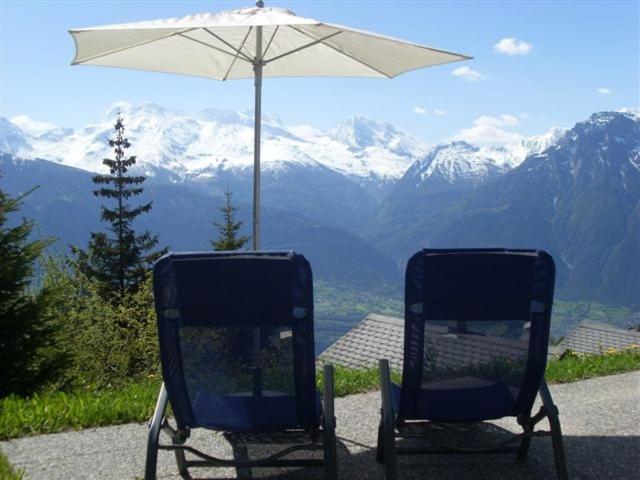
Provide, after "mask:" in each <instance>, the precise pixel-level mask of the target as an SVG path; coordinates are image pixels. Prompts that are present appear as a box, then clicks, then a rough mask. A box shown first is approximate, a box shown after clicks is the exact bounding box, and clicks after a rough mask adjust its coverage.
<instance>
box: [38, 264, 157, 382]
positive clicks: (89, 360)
mask: <svg viewBox="0 0 640 480" xmlns="http://www.w3.org/2000/svg"><path fill="white" fill-rule="evenodd" d="M44 286H45V288H48V289H49V290H50V291H51V292H53V293H52V295H53V297H54V301H53V302H51V304H50V306H49V309H48V311H47V315H48V316H49V317H51V318H53V319H56V321H57V322H58V323H60V324H61V329H62V334H61V342H60V345H59V348H60V349H61V350H63V351H65V352H67V353H68V355H69V357H70V362H69V364H68V366H67V368H66V372H65V377H64V381H63V383H62V384H61V385H59V386H63V387H67V388H69V387H74V388H75V387H89V388H104V387H110V386H116V385H122V384H124V383H127V382H130V381H132V380H133V381H140V380H143V379H145V378H146V377H147V376H149V375H154V374H157V373H158V371H159V368H158V366H159V356H158V341H157V335H156V326H155V325H156V324H155V313H154V311H153V296H152V289H151V281H150V279H149V278H147V279H146V280H145V281H144V282H143V283H142V285H141V288H140V289H138V290H137V291H135V292H132V293H126V294H125V295H124V296H123V297H122V300H121V301H120V302H119V303H117V304H116V303H112V302H109V301H107V300H104V299H103V298H102V297H101V295H100V286H99V284H98V283H97V282H96V281H94V280H91V279H89V278H88V277H86V276H84V275H83V274H82V273H80V272H79V271H77V270H74V268H73V265H72V264H70V263H69V262H68V261H61V260H55V259H51V260H49V262H48V263H47V265H46V274H45V278H44Z"/></svg>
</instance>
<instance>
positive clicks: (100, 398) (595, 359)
mask: <svg viewBox="0 0 640 480" xmlns="http://www.w3.org/2000/svg"><path fill="white" fill-rule="evenodd" d="M633 370H640V349H639V348H634V349H628V350H621V351H616V350H610V351H607V352H603V354H601V355H577V354H575V353H570V354H568V355H565V356H564V357H563V358H562V359H559V360H552V361H550V362H549V363H548V366H547V372H546V378H547V381H548V382H549V383H564V382H572V381H576V380H582V379H586V378H592V377H597V376H602V375H611V374H615V373H622V372H628V371H633ZM321 377H322V376H321V375H320V374H318V386H319V388H320V389H322V378H321ZM393 377H394V378H393V380H394V381H396V382H397V381H399V380H400V379H399V375H398V374H394V375H393ZM378 385H379V381H378V372H377V369H370V370H349V369H346V368H343V367H337V368H336V372H335V391H336V396H338V397H342V396H345V395H352V394H355V393H362V392H367V391H372V390H376V389H377V388H378ZM158 388H159V380H158V379H157V378H156V379H149V380H148V381H147V382H144V383H142V384H131V385H127V386H125V387H121V388H119V389H112V390H106V391H105V390H103V391H94V390H82V391H76V392H71V393H64V392H52V393H46V394H39V395H34V396H32V397H30V398H26V399H25V398H19V397H16V396H10V397H7V398H4V399H2V400H0V439H1V440H5V439H9V438H15V437H21V436H27V435H36V434H41V433H53V432H60V431H63V430H68V429H81V428H88V427H97V426H104V425H116V424H121V423H128V422H143V421H147V420H148V419H149V418H150V417H151V414H152V413H153V408H154V406H155V401H156V398H157V395H158ZM321 391H322V390H321ZM1 468H4V467H1ZM0 472H2V470H0ZM0 478H4V477H2V476H0ZM8 478H12V477H8Z"/></svg>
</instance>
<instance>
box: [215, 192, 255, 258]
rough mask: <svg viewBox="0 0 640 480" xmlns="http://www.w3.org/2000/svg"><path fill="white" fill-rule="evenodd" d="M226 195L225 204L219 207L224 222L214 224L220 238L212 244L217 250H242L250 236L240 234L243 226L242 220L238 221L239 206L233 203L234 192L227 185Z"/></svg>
mask: <svg viewBox="0 0 640 480" xmlns="http://www.w3.org/2000/svg"><path fill="white" fill-rule="evenodd" d="M224 195H225V197H226V202H225V204H224V205H223V206H222V207H220V208H219V210H220V212H221V213H222V220H223V223H215V222H214V225H215V226H216V227H217V228H218V231H219V232H220V237H219V238H218V240H216V241H214V242H211V246H212V247H213V249H214V250H217V251H233V250H240V249H241V248H242V247H244V246H245V245H246V244H247V242H248V241H249V238H250V237H246V236H238V232H239V231H240V228H242V223H243V222H241V221H236V218H235V217H236V212H237V211H238V207H236V206H235V205H233V202H232V196H233V194H232V193H231V191H230V190H229V187H227V190H226V191H225V192H224Z"/></svg>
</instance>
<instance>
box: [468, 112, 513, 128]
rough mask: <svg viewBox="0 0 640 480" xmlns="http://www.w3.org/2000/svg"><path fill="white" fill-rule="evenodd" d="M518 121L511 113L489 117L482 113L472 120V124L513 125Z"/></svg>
mask: <svg viewBox="0 0 640 480" xmlns="http://www.w3.org/2000/svg"><path fill="white" fill-rule="evenodd" d="M519 123H520V122H519V121H518V119H517V118H516V117H514V116H513V115H506V114H504V115H500V116H499V117H490V116H488V115H482V116H480V117H478V118H476V121H475V122H473V124H474V125H488V126H491V127H515V126H516V125H518V124H519Z"/></svg>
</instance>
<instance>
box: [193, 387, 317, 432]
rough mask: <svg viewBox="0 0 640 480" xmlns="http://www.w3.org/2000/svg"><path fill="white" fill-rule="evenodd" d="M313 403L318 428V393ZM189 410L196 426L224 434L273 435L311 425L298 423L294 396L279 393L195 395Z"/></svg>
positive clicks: (201, 392) (201, 393)
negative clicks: (270, 433)
mask: <svg viewBox="0 0 640 480" xmlns="http://www.w3.org/2000/svg"><path fill="white" fill-rule="evenodd" d="M315 401H316V411H317V412H318V414H317V423H316V424H315V425H319V424H320V415H321V412H322V408H321V402H320V394H319V393H318V392H316V394H315ZM192 409H193V414H194V417H195V419H196V422H197V424H198V425H197V426H198V427H203V428H209V429H212V430H219V431H224V432H275V431H282V430H287V429H290V428H297V427H308V426H311V425H299V424H298V412H297V409H296V397H295V396H292V395H288V394H283V393H278V392H263V396H262V397H254V396H253V395H251V394H250V393H248V394H246V395H242V394H236V395H212V394H210V393H209V392H206V391H200V392H197V393H196V394H195V395H194V401H193V404H192ZM315 425H314V426H315Z"/></svg>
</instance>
